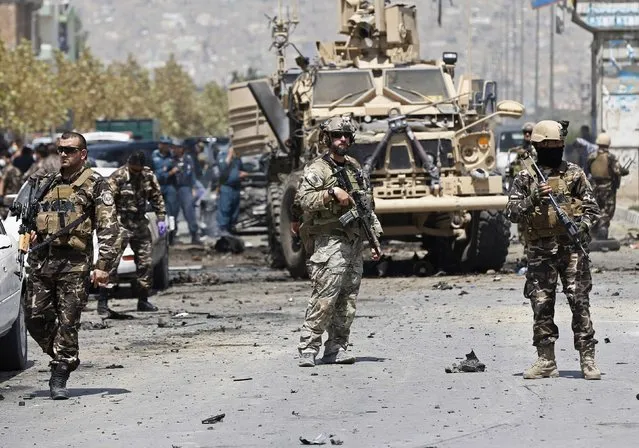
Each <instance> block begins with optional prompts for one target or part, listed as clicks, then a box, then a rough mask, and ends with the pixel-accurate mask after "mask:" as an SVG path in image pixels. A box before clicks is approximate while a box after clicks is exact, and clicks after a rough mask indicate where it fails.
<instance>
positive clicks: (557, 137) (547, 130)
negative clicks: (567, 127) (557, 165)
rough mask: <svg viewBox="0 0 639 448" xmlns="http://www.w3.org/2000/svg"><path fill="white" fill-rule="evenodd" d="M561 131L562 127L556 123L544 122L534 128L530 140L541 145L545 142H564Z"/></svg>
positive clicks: (551, 121) (552, 121)
mask: <svg viewBox="0 0 639 448" xmlns="http://www.w3.org/2000/svg"><path fill="white" fill-rule="evenodd" d="M561 130H562V127H561V125H560V124H559V123H557V122H556V121H554V120H543V121H540V122H539V123H537V124H536V125H535V126H534V127H533V129H532V135H531V136H530V140H531V141H532V142H533V143H540V142H543V141H544V140H554V141H563V138H561Z"/></svg>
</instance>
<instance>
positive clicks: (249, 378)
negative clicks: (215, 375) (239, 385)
mask: <svg viewBox="0 0 639 448" xmlns="http://www.w3.org/2000/svg"><path fill="white" fill-rule="evenodd" d="M252 379H253V378H251V377H250V376H249V377H246V378H233V381H251V380H252Z"/></svg>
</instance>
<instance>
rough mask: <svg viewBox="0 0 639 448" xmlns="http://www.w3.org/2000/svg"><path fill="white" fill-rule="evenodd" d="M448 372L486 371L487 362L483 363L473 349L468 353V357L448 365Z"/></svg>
mask: <svg viewBox="0 0 639 448" xmlns="http://www.w3.org/2000/svg"><path fill="white" fill-rule="evenodd" d="M445 370H446V373H459V372H484V371H485V370H486V364H484V363H482V362H481V361H480V360H479V359H478V358H477V355H475V351H474V350H471V351H470V353H468V354H467V355H466V359H465V360H463V361H462V362H460V363H459V365H457V364H453V365H452V366H451V367H446V369H445Z"/></svg>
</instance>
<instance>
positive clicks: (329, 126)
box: [320, 116, 355, 148]
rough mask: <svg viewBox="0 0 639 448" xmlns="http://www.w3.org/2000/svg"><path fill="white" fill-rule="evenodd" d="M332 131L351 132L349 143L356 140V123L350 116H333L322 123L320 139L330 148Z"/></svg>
mask: <svg viewBox="0 0 639 448" xmlns="http://www.w3.org/2000/svg"><path fill="white" fill-rule="evenodd" d="M331 132H345V133H348V134H349V144H350V145H352V144H353V142H354V141H355V125H354V124H353V122H352V121H351V117H350V116H340V117H331V118H329V119H328V120H326V121H324V122H323V123H322V124H320V141H321V142H322V143H323V144H324V145H326V146H327V147H329V148H330V146H331V138H330V134H331Z"/></svg>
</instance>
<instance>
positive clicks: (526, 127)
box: [521, 121, 535, 132]
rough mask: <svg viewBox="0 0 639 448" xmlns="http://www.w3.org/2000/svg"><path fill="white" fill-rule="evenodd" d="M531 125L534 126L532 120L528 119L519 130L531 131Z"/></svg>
mask: <svg viewBox="0 0 639 448" xmlns="http://www.w3.org/2000/svg"><path fill="white" fill-rule="evenodd" d="M533 127H535V123H533V122H532V121H528V122H526V123H524V125H523V126H522V128H521V130H522V131H524V132H532V130H533Z"/></svg>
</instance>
